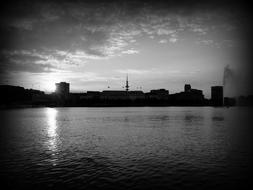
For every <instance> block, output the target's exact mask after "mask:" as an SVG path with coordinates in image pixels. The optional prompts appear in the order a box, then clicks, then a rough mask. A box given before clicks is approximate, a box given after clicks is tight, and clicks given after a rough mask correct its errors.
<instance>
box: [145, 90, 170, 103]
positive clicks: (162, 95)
mask: <svg viewBox="0 0 253 190" xmlns="http://www.w3.org/2000/svg"><path fill="white" fill-rule="evenodd" d="M147 96H148V98H149V99H157V100H164V99H168V97H169V91H168V90H166V89H158V90H151V91H150V92H149V93H147Z"/></svg>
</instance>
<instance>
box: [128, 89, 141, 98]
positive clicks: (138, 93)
mask: <svg viewBox="0 0 253 190" xmlns="http://www.w3.org/2000/svg"><path fill="white" fill-rule="evenodd" d="M128 98H129V99H130V100H144V99H145V94H144V92H143V91H141V90H134V91H129V92H128Z"/></svg>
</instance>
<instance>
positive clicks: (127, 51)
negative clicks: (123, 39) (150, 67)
mask: <svg viewBox="0 0 253 190" xmlns="http://www.w3.org/2000/svg"><path fill="white" fill-rule="evenodd" d="M122 53H123V54H129V55H131V54H137V53H139V51H137V50H134V49H128V50H125V51H123V52H122Z"/></svg>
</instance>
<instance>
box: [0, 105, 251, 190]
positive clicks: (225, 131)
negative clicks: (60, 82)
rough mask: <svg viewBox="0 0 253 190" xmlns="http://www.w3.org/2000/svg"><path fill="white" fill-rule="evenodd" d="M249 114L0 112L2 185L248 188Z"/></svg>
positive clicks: (107, 110)
mask: <svg viewBox="0 0 253 190" xmlns="http://www.w3.org/2000/svg"><path fill="white" fill-rule="evenodd" d="M251 116H252V115H251V109H249V108H229V109H227V108H210V107H198V108H191V107H156V108H155V107H153V108H152V107H142V108H34V109H12V110H0V117H1V138H0V148H1V149H0V150H1V151H0V153H1V156H0V180H1V187H2V186H5V187H6V189H12V188H16V189H21V188H23V189H28V188H33V189H56V188H64V189H72V188H75V189H94V188H100V189H105V188H110V189H159V188H160V189H161V188H162V189H207V188H210V189H224V188H225V187H236V188H237V189H239V188H240V189H242V188H245V189H246V188H247V187H249V186H250V185H252V182H251V181H250V177H249V175H250V173H252V172H251V160H250V159H251V151H250V150H251V148H252V146H251V144H250V142H251V140H250V139H251V136H252V135H251V130H250V128H251V124H252V122H251V123H250V122H249V121H251V120H252V118H251ZM252 127H253V126H252Z"/></svg>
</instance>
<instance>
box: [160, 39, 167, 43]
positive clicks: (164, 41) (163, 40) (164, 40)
mask: <svg viewBox="0 0 253 190" xmlns="http://www.w3.org/2000/svg"><path fill="white" fill-rule="evenodd" d="M167 42H168V40H166V39H162V40H160V41H159V43H161V44H166V43H167Z"/></svg>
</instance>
